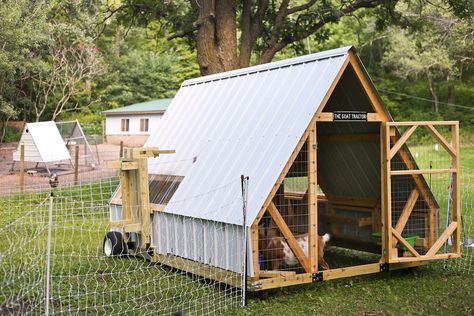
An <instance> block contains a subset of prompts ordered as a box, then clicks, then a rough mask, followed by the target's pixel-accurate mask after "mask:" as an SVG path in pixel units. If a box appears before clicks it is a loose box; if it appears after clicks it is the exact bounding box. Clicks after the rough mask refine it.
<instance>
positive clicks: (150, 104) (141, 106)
mask: <svg viewBox="0 0 474 316" xmlns="http://www.w3.org/2000/svg"><path fill="white" fill-rule="evenodd" d="M172 100H173V99H158V100H152V101H147V102H141V103H135V104H132V105H128V106H124V107H121V108H117V109H111V110H107V111H103V113H105V115H118V114H143V113H164V112H165V111H166V109H167V108H168V106H169V105H170V103H171V101H172Z"/></svg>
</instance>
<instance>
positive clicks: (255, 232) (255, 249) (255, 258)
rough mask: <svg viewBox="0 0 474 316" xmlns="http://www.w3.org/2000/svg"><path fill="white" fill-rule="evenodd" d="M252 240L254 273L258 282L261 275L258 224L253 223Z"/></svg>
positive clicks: (251, 229)
mask: <svg viewBox="0 0 474 316" xmlns="http://www.w3.org/2000/svg"><path fill="white" fill-rule="evenodd" d="M250 233H251V234H250V238H251V241H252V266H253V271H254V278H255V279H256V280H258V278H259V274H260V265H259V263H258V252H259V249H258V223H255V222H254V223H253V224H252V226H251V228H250Z"/></svg>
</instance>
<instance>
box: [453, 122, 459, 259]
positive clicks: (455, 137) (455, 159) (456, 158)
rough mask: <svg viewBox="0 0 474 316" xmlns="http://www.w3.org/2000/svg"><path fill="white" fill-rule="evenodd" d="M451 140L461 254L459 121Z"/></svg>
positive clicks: (456, 244)
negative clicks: (453, 153)
mask: <svg viewBox="0 0 474 316" xmlns="http://www.w3.org/2000/svg"><path fill="white" fill-rule="evenodd" d="M451 142H452V147H453V149H454V152H455V153H456V155H455V156H453V160H452V164H453V168H454V169H456V173H455V174H454V175H453V180H454V181H453V184H452V185H453V193H452V198H453V202H452V207H453V212H452V213H453V222H456V223H458V226H457V229H456V231H455V233H454V238H453V244H454V253H456V254H458V255H460V254H461V227H460V225H459V223H461V174H460V171H461V170H460V167H461V165H460V154H461V148H460V147H459V123H458V122H457V123H456V124H454V125H452V127H451Z"/></svg>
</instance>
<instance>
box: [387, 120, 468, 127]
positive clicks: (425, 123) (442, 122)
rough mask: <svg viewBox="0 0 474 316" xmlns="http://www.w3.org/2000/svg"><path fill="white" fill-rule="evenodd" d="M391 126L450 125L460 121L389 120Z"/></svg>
mask: <svg viewBox="0 0 474 316" xmlns="http://www.w3.org/2000/svg"><path fill="white" fill-rule="evenodd" d="M387 124H388V125H389V126H413V125H417V126H426V125H444V126H446V125H449V126H453V125H456V124H459V122H458V121H411V122H387Z"/></svg>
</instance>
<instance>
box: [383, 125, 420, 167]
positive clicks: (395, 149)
mask: <svg viewBox="0 0 474 316" xmlns="http://www.w3.org/2000/svg"><path fill="white" fill-rule="evenodd" d="M416 127H417V126H416V125H413V126H412V127H410V128H409V129H408V130H407V131H406V132H405V133H404V134H403V136H402V137H400V139H398V141H397V142H396V143H395V145H393V147H392V149H390V153H389V160H391V159H392V158H393V156H395V154H396V153H397V152H398V151H399V150H400V148H402V146H403V145H404V144H405V143H406V141H407V140H408V138H409V137H410V136H411V135H412V134H413V132H414V131H415V130H416Z"/></svg>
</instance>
